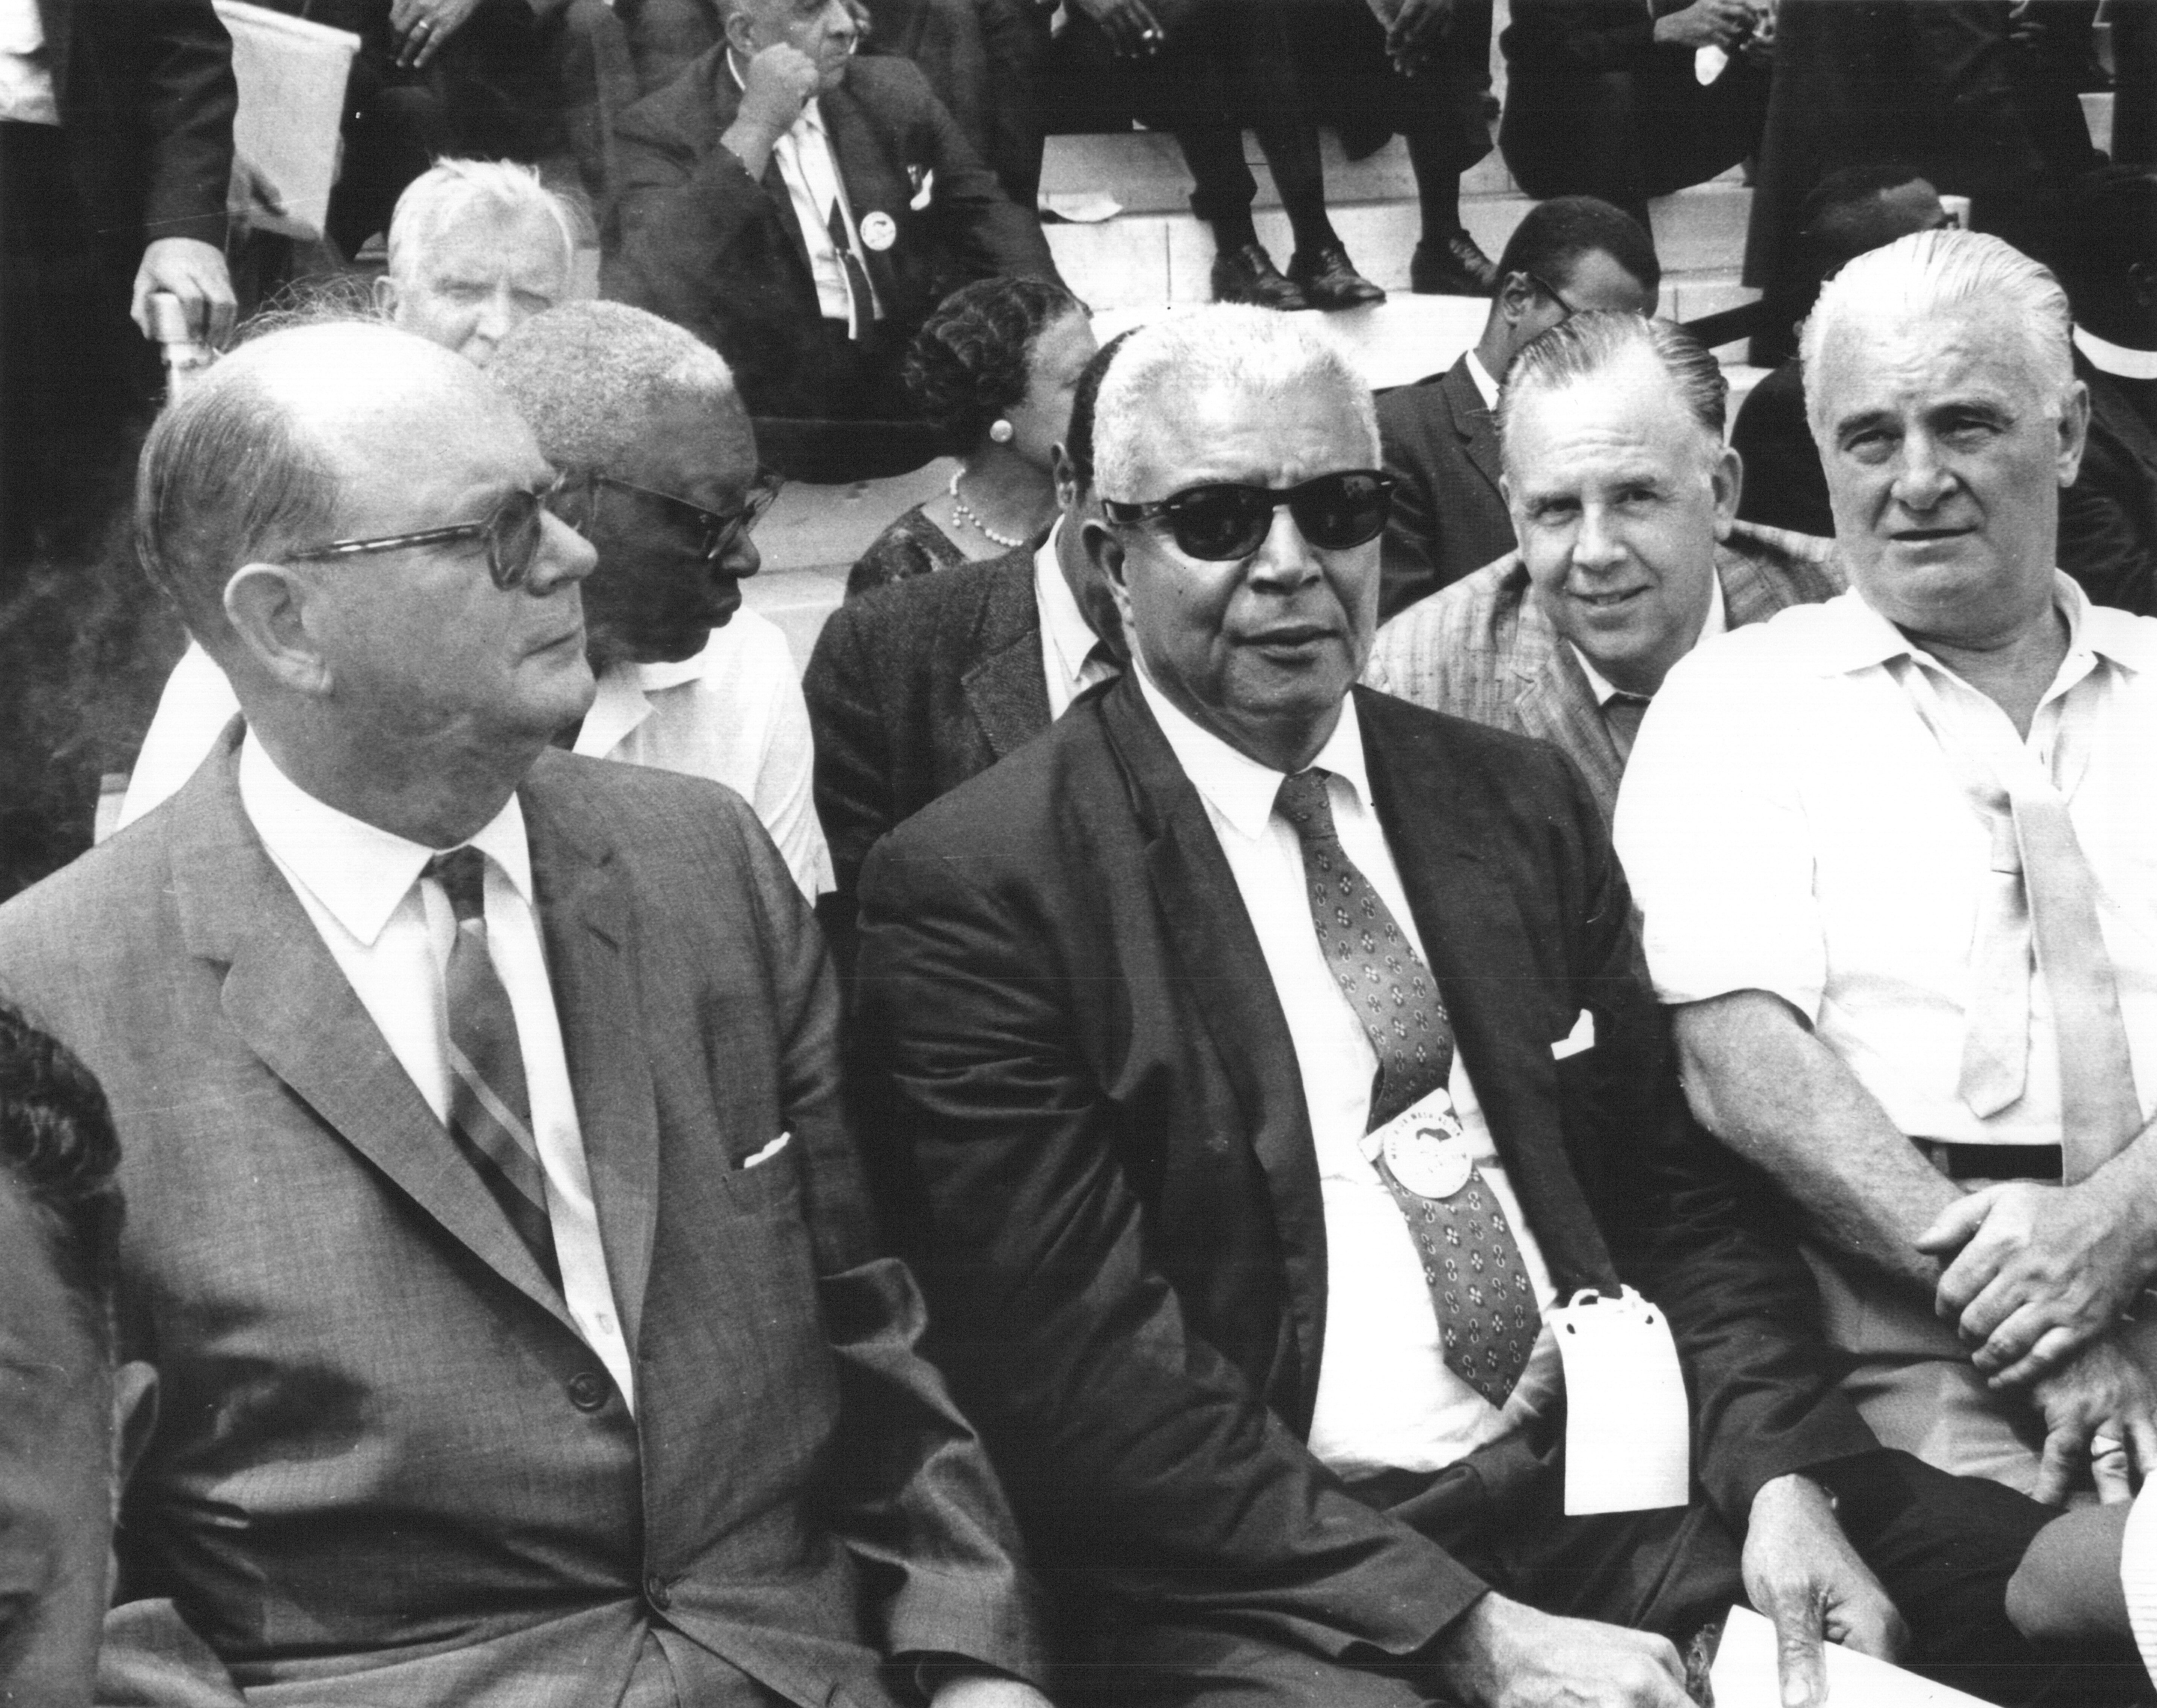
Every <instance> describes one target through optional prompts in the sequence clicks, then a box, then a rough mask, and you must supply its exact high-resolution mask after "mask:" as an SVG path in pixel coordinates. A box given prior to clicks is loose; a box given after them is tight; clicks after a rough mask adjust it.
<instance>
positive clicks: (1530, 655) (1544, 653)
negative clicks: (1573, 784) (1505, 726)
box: [1511, 590, 1625, 824]
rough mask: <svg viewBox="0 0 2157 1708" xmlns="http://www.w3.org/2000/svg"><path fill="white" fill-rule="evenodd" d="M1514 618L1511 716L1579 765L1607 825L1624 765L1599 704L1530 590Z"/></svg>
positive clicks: (1535, 735)
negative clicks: (1514, 692) (1515, 688)
mask: <svg viewBox="0 0 2157 1708" xmlns="http://www.w3.org/2000/svg"><path fill="white" fill-rule="evenodd" d="M1516 623H1517V627H1516V631H1515V640H1514V645H1513V647H1512V649H1511V671H1512V673H1513V676H1514V678H1515V680H1516V682H1518V683H1519V684H1520V690H1519V692H1518V694H1517V695H1516V697H1515V698H1514V701H1513V713H1514V715H1515V716H1516V717H1517V718H1519V719H1520V722H1521V728H1522V729H1523V730H1525V731H1526V732H1527V733H1528V734H1530V735H1532V736H1534V737H1536V738H1537V739H1539V740H1542V741H1547V742H1549V743H1552V744H1553V745H1554V746H1556V747H1557V749H1558V751H1559V752H1561V753H1562V754H1565V755H1566V756H1567V757H1568V758H1569V759H1572V760H1573V763H1574V764H1577V765H1578V766H1579V767H1580V771H1581V774H1582V775H1583V776H1584V777H1585V778H1587V779H1588V790H1589V791H1590V792H1591V793H1592V794H1593V795H1594V796H1595V804H1596V805H1597V806H1598V808H1600V809H1601V810H1602V813H1603V818H1604V823H1606V824H1607V823H1609V820H1610V815H1612V814H1613V813H1614V812H1615V811H1616V810H1617V808H1618V785H1619V783H1620V782H1621V781H1622V780H1623V779H1624V774H1625V767H1624V762H1623V761H1622V760H1620V759H1619V757H1618V743H1616V742H1615V741H1614V740H1613V739H1612V738H1611V734H1610V727H1609V725H1608V724H1607V723H1604V721H1603V710H1602V707H1599V706H1598V705H1597V704H1596V703H1595V691H1594V690H1593V688H1591V687H1588V676H1587V673H1586V672H1585V671H1583V670H1582V669H1581V667H1580V661H1579V660H1578V659H1577V658H1575V657H1574V656H1573V649H1572V648H1571V647H1569V646H1567V645H1566V644H1565V642H1564V641H1563V640H1561V639H1559V638H1558V635H1557V631H1556V630H1553V629H1552V627H1551V626H1550V623H1549V620H1547V618H1545V617H1544V616H1543V615H1542V612H1541V611H1539V610H1537V609H1536V604H1535V596H1534V594H1532V593H1531V592H1528V591H1526V590H1523V592H1522V593H1521V602H1520V608H1519V610H1518V613H1517V615H1516Z"/></svg>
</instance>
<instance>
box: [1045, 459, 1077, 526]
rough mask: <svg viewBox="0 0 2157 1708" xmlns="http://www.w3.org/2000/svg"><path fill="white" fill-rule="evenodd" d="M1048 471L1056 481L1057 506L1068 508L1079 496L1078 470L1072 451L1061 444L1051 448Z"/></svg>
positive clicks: (1062, 508) (1059, 508)
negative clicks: (1073, 463) (1073, 464)
mask: <svg viewBox="0 0 2157 1708" xmlns="http://www.w3.org/2000/svg"><path fill="white" fill-rule="evenodd" d="M1048 472H1049V476H1050V478H1051V479H1053V481H1055V482H1056V507H1057V508H1058V510H1068V509H1069V508H1070V507H1071V506H1072V504H1073V502H1075V501H1076V500H1077V498H1078V496H1079V471H1078V470H1077V469H1076V468H1074V467H1073V466H1072V462H1071V453H1070V452H1069V451H1068V450H1065V449H1064V448H1063V446H1062V445H1055V446H1053V447H1052V448H1051V449H1050V450H1049V453H1048Z"/></svg>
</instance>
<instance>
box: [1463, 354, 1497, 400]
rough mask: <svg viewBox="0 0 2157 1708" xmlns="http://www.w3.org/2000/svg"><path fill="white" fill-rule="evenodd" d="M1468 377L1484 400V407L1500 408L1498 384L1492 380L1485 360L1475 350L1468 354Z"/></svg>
mask: <svg viewBox="0 0 2157 1708" xmlns="http://www.w3.org/2000/svg"><path fill="white" fill-rule="evenodd" d="M1468 377H1469V378H1470V379H1472V380H1474V381H1475V390H1476V392H1477V394H1479V395H1480V397H1481V398H1482V399H1483V407H1484V408H1485V409H1496V408H1497V407H1498V382H1497V381H1496V380H1495V379H1493V378H1490V369H1489V368H1485V366H1484V365H1483V358H1481V357H1480V356H1478V355H1477V354H1476V353H1475V352H1474V351H1473V350H1470V352H1468Z"/></svg>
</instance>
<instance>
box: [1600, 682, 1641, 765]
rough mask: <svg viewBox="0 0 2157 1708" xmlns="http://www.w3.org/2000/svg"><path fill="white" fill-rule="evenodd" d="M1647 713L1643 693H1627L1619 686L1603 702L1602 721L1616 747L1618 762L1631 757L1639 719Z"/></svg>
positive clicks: (1637, 733) (1623, 761)
mask: <svg viewBox="0 0 2157 1708" xmlns="http://www.w3.org/2000/svg"><path fill="white" fill-rule="evenodd" d="M1647 715H1648V697H1647V696H1646V695H1645V694H1629V693H1627V692H1625V691H1624V689H1622V688H1621V689H1619V691H1618V692H1616V693H1614V694H1613V695H1612V696H1611V697H1609V699H1607V700H1605V701H1604V702H1603V722H1604V724H1605V725H1606V726H1607V727H1608V728H1609V731H1610V739H1611V741H1612V742H1613V743H1614V744H1615V745H1616V747H1617V749H1618V763H1619V764H1621V765H1622V764H1624V763H1625V762H1626V760H1628V759H1631V758H1632V757H1633V743H1634V741H1635V740H1636V739H1638V738H1639V736H1640V720H1641V719H1642V718H1645V717H1646V716H1647Z"/></svg>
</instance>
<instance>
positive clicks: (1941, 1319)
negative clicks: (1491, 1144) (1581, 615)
mask: <svg viewBox="0 0 2157 1708" xmlns="http://www.w3.org/2000/svg"><path fill="white" fill-rule="evenodd" d="M2071 353H2072V345H2071V343H2070V342H2069V327H2068V319H2067V298H2066V296H2065V295H2064V294H2063V293H2062V291H2061V290H2060V287H2059V286H2058V285H2057V282H2056V281H2055V280H2053V278H2052V276H2051V275H2050V274H2049V273H2047V272H2046V270H2044V269H2043V268H2041V267H2040V266H2038V265H2036V263H2035V262H2034V261H2031V260H2029V259H2027V258H2026V256H2023V255H2020V254H2018V253H2016V252H2015V250H2012V249H2010V248H2009V247H2008V246H2007V245H2006V244H2004V243H2002V242H2001V241H2000V239H1997V238H1995V237H1989V236H1979V235H1975V234H1971V233H1969V232H1964V231H1958V230H1952V229H1950V230H1943V231H1925V232H1919V233H1916V234H1912V235H1909V236H1906V237H1903V238H1901V239H1897V241H1895V242H1894V243H1892V244H1887V245H1886V246H1884V247H1882V248H1880V249H1876V250H1872V251H1871V252H1870V253H1869V254H1866V255H1861V256H1859V257H1858V258H1857V259H1856V260H1853V261H1851V263H1850V264H1849V265H1847V266H1846V267H1845V268H1844V269H1843V270H1842V271H1841V272H1840V273H1839V274H1838V275H1836V276H1835V278H1834V279H1833V280H1830V282H1829V283H1828V284H1827V286H1825V288H1824V290H1823V291H1822V292H1821V294H1820V302H1819V305H1818V306H1816V307H1815V309H1814V311H1813V312H1812V315H1811V316H1810V318H1809V319H1808V320H1807V321H1806V322H1805V327H1804V343H1803V351H1802V357H1803V360H1804V381H1805V398H1806V404H1807V407H1808V410H1809V413H1810V418H1811V422H1812V430H1813V435H1814V437H1815V440H1817V441H1818V443H1819V445H1820V453H1821V460H1822V463H1823V465H1824V466H1825V469H1826V472H1827V481H1828V491H1829V494H1830V498H1831V499H1832V502H1833V504H1834V509H1835V530H1836V536H1837V543H1838V545H1839V546H1840V549H1841V552H1842V553H1843V557H1844V561H1845V562H1846V564H1847V566H1848V568H1849V572H1850V575H1851V581H1852V584H1853V590H1852V591H1851V592H1850V593H1849V594H1845V595H1844V596H1843V597H1841V598H1840V599H1835V600H1832V601H1830V602H1829V603H1828V604H1824V605H1820V606H1816V607H1810V608H1803V609H1798V610H1789V611H1785V612H1784V613H1783V614H1782V615H1779V616H1778V617H1777V618H1775V619H1774V620H1773V621H1771V622H1768V623H1765V624H1762V625H1758V626H1757V627H1755V628H1752V629H1748V630H1743V631H1742V632H1740V633H1738V634H1735V635H1729V636H1727V638H1725V639H1723V640H1717V641H1715V642H1712V643H1711V644H1709V645H1707V646H1703V647H1701V648H1700V649H1699V650H1698V651H1696V652H1695V653H1694V654H1693V655H1692V656H1691V657H1689V658H1687V659H1686V660H1685V661H1683V662H1682V663H1681V664H1680V665H1679V666H1677V668H1676V669H1675V670H1674V671H1671V675H1670V677H1669V679H1668V681H1666V682H1665V684H1664V685H1663V687H1662V690H1661V692H1660V693H1658V694H1657V695H1656V697H1655V707H1654V708H1653V709H1652V710H1651V711H1650V713H1649V715H1648V717H1647V719H1646V722H1645V723H1644V725H1643V726H1642V728H1641V731H1640V741H1639V743H1638V745H1637V746H1636V747H1635V748H1634V753H1633V758H1632V763H1631V764H1630V766H1629V768H1628V769H1627V772H1626V776H1625V784H1624V790H1622V792H1621V793H1620V795H1619V803H1618V818H1617V837H1618V842H1619V847H1620V849H1621V850H1622V851H1623V852H1624V859H1625V867H1626V870H1627V871H1628V872H1630V873H1631V874H1632V877H1633V880H1634V883H1635V885H1636V886H1637V893H1638V896H1639V898H1640V907H1641V909H1642V913H1643V914H1644V916H1645V939H1646V947H1647V954H1648V961H1649V965H1650V969H1651V970H1652V971H1653V974H1654V976H1655V985H1656V989H1657V991H1658V994H1659V995H1660V996H1661V998H1662V1000H1663V1001H1665V1002H1666V1003H1669V1004H1671V1005H1672V1006H1673V1007H1674V1008H1675V1010H1676V1014H1675V1016H1674V1024H1675V1026H1676V1036H1677V1041H1678V1046H1679V1049H1680V1052H1681V1059H1682V1060H1683V1062H1684V1063H1685V1065H1686V1088H1687V1090H1688V1092H1689V1093H1690V1094H1691V1098H1692V1101H1693V1105H1694V1108H1695V1109H1696V1111H1697V1113H1698V1114H1699V1116H1700V1118H1701V1121H1702V1122H1703V1123H1704V1124H1706V1125H1707V1127H1709V1128H1710V1129H1712V1131H1713V1132H1715V1133H1716V1134H1717V1135H1718V1136H1719V1137H1721V1138H1722V1140H1724V1141H1725V1142H1726V1143H1727V1145H1730V1146H1731V1147H1732V1149H1733V1150H1736V1151H1737V1152H1738V1153H1739V1154H1740V1155H1743V1156H1744V1157H1745V1158H1747V1159H1748V1160H1750V1161H1752V1162H1753V1163H1754V1164H1756V1165H1758V1166H1759V1167H1761V1168H1763V1170H1766V1171H1767V1172H1768V1174H1769V1175H1771V1176H1773V1177H1774V1179H1775V1180H1776V1181H1778V1182H1779V1184H1780V1186H1782V1187H1783V1189H1784V1191H1787V1192H1788V1194H1789V1197H1790V1199H1791V1200H1792V1201H1794V1204H1795V1206H1796V1208H1797V1210H1798V1211H1799V1212H1800V1214H1799V1221H1800V1222H1801V1224H1802V1226H1803V1227H1804V1229H1805V1230H1806V1232H1807V1233H1808V1236H1809V1242H1808V1245H1807V1248H1806V1250H1807V1255H1808V1256H1809V1257H1810V1258H1811V1260H1812V1262H1813V1264H1814V1267H1815V1270H1816V1271H1817V1273H1818V1274H1819V1276H1820V1283H1821V1287H1822V1291H1823V1294H1824V1297H1825V1307H1826V1326H1827V1330H1828V1334H1829V1335H1830V1339H1831V1340H1833V1341H1834V1342H1835V1345H1836V1346H1837V1348H1838V1349H1839V1350H1840V1351H1841V1352H1842V1353H1843V1354H1844V1355H1845V1356H1846V1365H1847V1373H1846V1376H1845V1377H1844V1381H1843V1386H1844V1388H1845V1390H1846V1392H1847V1393H1848V1394H1849V1395H1850V1397H1851V1399H1852V1400H1853V1401H1854V1402H1856V1405H1857V1407H1858V1409H1859V1410H1860V1411H1861V1412H1862V1413H1863V1414H1864V1416H1865V1417H1866V1420H1867V1421H1868V1422H1870V1423H1871V1425H1872V1427H1873V1428H1874V1430H1875V1431H1876V1433H1878V1435H1879V1436H1880V1438H1881V1439H1882V1441H1884V1442H1886V1443H1888V1444H1889V1445H1890V1446H1893V1447H1900V1448H1906V1449H1907V1450H1908V1451H1909V1452H1912V1453H1917V1454H1918V1455H1919V1456H1920V1457H1922V1458H1924V1459H1926V1460H1928V1462H1930V1463H1932V1464H1936V1465H1938V1466H1940V1467H1942V1468H1943V1469H1948V1470H1952V1471H1956V1472H1960V1473H1965V1474H1981V1475H1985V1476H1988V1477H1992V1478H1995V1479H1998V1480H2000V1481H2001V1482H2003V1483H2005V1484H2008V1485H2009V1486H2010V1487H2013V1488H2016V1489H2026V1490H2031V1491H2034V1492H2035V1493H2036V1494H2037V1495H2038V1497H2039V1498H2040V1499H2041V1500H2059V1499H2061V1498H2062V1496H2063V1495H2064V1494H2066V1493H2067V1491H2068V1489H2070V1488H2071V1487H2072V1486H2073V1485H2075V1484H2077V1483H2079V1484H2082V1486H2084V1487H2087V1486H2088V1483H2089V1480H2090V1478H2091V1476H2092V1474H2095V1476H2096V1479H2097V1483H2098V1488H2099V1489H2100V1490H2101V1491H2102V1492H2103V1493H2105V1494H2108V1495H2109V1496H2115V1497H2118V1498H2124V1496H2125V1494H2126V1493H2127V1490H2128V1467H2129V1462H2130V1456H2131V1459H2132V1461H2134V1462H2138V1463H2139V1465H2140V1466H2141V1469H2143V1471H2144V1473H2145V1474H2146V1473H2148V1472H2149V1470H2151V1469H2157V1416H2153V1412H2157V1398H2153V1386H2152V1377H2153V1371H2157V1364H2153V1361H2152V1340H2151V1331H2150V1326H2149V1323H2148V1322H2147V1320H2144V1321H2143V1322H2141V1323H2139V1324H2136V1323H2133V1322H2129V1321H2127V1320H2124V1317H2125V1315H2126V1314H2127V1313H2128V1312H2129V1310H2130V1309H2131V1308H2133V1307H2134V1306H2135V1304H2136V1303H2137V1299H2138V1295H2139V1294H2141V1292H2142V1290H2143V1289H2144V1287H2145V1286H2146V1285H2147V1284H2149V1281H2150V1280H2151V1278H2152V1277H2153V1276H2154V1275H2157V1138H2153V1136H2152V1135H2151V1134H2150V1132H2149V1130H2148V1127H2149V1119H2150V1115H2151V1113H2152V1111H2153V1110H2157V871H2153V868H2152V866H2151V858H2152V851H2153V850H2157V795H2153V793H2152V791H2151V790H2150V788H2149V763H2150V756H2151V755H2152V754H2153V753H2157V621H2154V620H2150V619H2148V618H2136V617H2130V616H2129V615H2126V614H2125V613H2124V612H2121V611H2116V610H2108V609H2106V608H2104V607H2103V606H2099V605H2093V604H2091V603H2090V602H2089V600H2088V597H2087V596H2086V595H2085V594H2083V593H2082V590H2081V589H2079V588H2078V587H2077V586H2076V584H2074V583H2073V582H2072V580H2070V579H2067V578H2066V577H2065V576H2064V575H2062V574H2060V573H2059V572H2058V570H2057V567H2056V565H2057V558H2056V557H2055V555H2054V551H2055V545H2056V541H2057V518H2058V514H2059V502H2060V493H2061V490H2062V488H2063V487H2065V486H2068V485H2070V484H2071V483H2072V481H2073V480H2074V479H2075V476H2076V472H2077V466H2078V465H2079V463H2080V460H2081V458H2082V446H2083V441H2084V435H2085V434H2086V432H2087V430H2088V419H2089V399H2088V394H2087V392H2086V391H2085V389H2084V388H2083V387H2082V383H2080V382H2079V381H2078V380H2077V379H2076V378H2075V377H2074V370H2073V367H2072V361H2071ZM1995 1182H2007V1183H2009V1184H2005V1185H2000V1184H1993V1183H1995ZM1943 1263H1944V1264H1945V1266H1946V1267H1945V1269H1944V1272H1943V1268H1942V1265H1943ZM2143 1314H2144V1318H2145V1319H2146V1316H2147V1312H2146V1310H2144V1312H2143Z"/></svg>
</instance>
